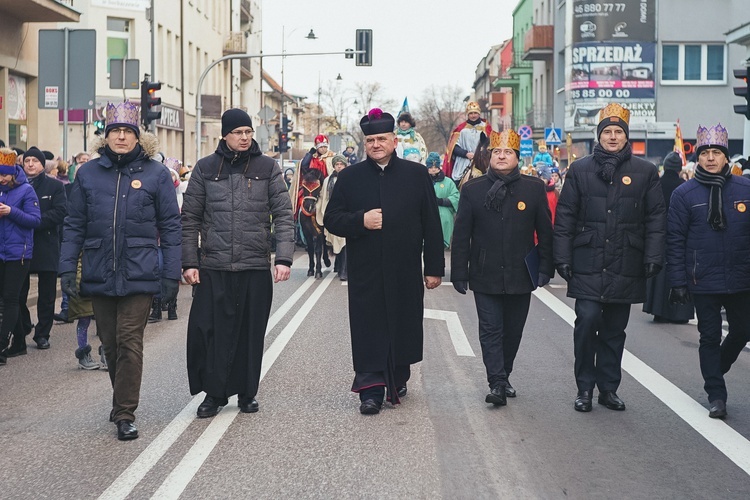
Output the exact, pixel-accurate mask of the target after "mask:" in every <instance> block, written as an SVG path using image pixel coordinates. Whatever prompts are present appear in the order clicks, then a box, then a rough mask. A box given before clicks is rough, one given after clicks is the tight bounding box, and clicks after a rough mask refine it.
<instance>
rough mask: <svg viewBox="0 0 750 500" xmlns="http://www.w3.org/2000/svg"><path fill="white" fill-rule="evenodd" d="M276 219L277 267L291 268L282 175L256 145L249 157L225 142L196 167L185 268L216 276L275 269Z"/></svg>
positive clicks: (187, 210) (187, 200)
mask: <svg viewBox="0 0 750 500" xmlns="http://www.w3.org/2000/svg"><path fill="white" fill-rule="evenodd" d="M271 216H273V223H274V230H275V234H276V264H284V265H287V266H291V265H292V259H293V255H294V222H293V220H292V203H291V199H290V198H289V193H287V188H286V183H285V182H284V178H283V176H282V174H281V169H280V168H279V166H278V165H277V164H276V162H275V161H273V159H271V158H269V157H268V156H265V155H263V154H261V152H260V147H259V146H258V143H257V142H255V141H253V142H252V145H251V147H250V150H249V151H248V152H246V153H237V152H234V151H231V150H230V149H229V148H228V147H227V146H226V143H225V142H224V141H223V140H222V141H220V142H219V146H218V147H217V148H216V151H215V152H214V153H213V154H211V155H209V156H206V157H205V158H201V159H200V160H199V161H198V163H196V165H195V168H194V169H193V173H192V174H191V175H190V182H189V183H188V187H187V190H186V191H185V196H184V201H183V204H182V258H183V261H182V266H183V268H186V269H187V268H197V267H198V234H200V237H201V249H200V251H201V261H200V267H202V268H204V269H213V270H216V271H249V270H264V269H268V268H269V267H270V265H271Z"/></svg>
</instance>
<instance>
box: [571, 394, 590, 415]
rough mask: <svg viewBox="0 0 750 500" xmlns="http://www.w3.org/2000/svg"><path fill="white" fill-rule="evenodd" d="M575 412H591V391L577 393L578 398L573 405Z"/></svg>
mask: <svg viewBox="0 0 750 500" xmlns="http://www.w3.org/2000/svg"><path fill="white" fill-rule="evenodd" d="M573 408H575V409H576V411H583V412H587V411H591V391H578V397H576V402H575V403H574V404H573Z"/></svg>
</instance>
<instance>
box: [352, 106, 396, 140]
mask: <svg viewBox="0 0 750 500" xmlns="http://www.w3.org/2000/svg"><path fill="white" fill-rule="evenodd" d="M395 125H396V120H395V119H394V118H393V115H392V114H390V113H383V110H382V109H380V108H373V109H371V110H370V111H369V112H368V113H367V114H366V115H365V116H363V117H362V119H361V120H360V121H359V126H360V128H362V133H363V134H365V135H366V136H367V135H377V134H385V133H388V132H393V129H394V128H395Z"/></svg>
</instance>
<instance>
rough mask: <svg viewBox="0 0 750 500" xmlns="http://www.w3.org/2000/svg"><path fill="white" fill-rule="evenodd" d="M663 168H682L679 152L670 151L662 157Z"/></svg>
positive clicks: (676, 169)
mask: <svg viewBox="0 0 750 500" xmlns="http://www.w3.org/2000/svg"><path fill="white" fill-rule="evenodd" d="M664 169H665V170H667V169H669V170H675V171H677V172H679V171H680V170H682V158H680V154H679V153H677V152H676V151H672V152H671V153H669V154H668V155H667V156H666V157H664Z"/></svg>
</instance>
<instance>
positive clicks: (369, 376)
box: [352, 365, 411, 402]
mask: <svg viewBox="0 0 750 500" xmlns="http://www.w3.org/2000/svg"><path fill="white" fill-rule="evenodd" d="M393 378H394V385H395V386H396V387H405V386H406V383H407V382H408V381H409V378H411V365H396V366H395V367H394V368H393ZM385 388H386V379H385V373H383V372H375V373H372V372H370V373H366V372H355V375H354V383H353V384H352V391H353V392H358V393H359V400H360V401H367V400H368V399H374V400H375V401H379V402H382V401H383V398H384V397H385Z"/></svg>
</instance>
